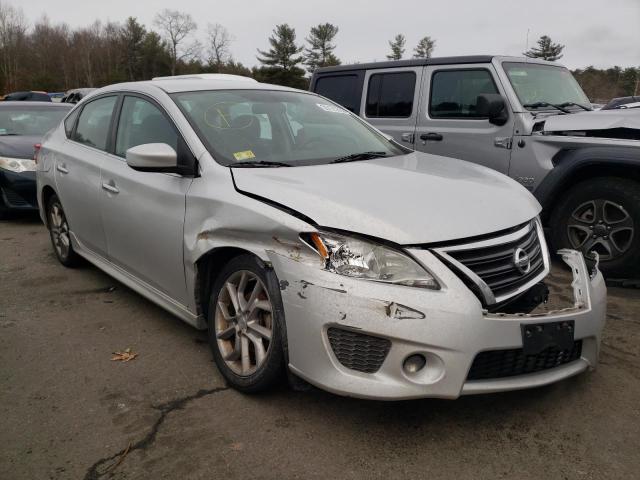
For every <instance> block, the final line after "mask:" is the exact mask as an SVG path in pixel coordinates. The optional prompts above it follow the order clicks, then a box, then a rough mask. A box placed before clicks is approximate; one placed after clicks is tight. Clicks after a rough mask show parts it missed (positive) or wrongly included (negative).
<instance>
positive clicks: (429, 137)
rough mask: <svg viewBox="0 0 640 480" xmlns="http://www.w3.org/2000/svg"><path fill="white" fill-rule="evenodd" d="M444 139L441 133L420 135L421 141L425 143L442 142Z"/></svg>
mask: <svg viewBox="0 0 640 480" xmlns="http://www.w3.org/2000/svg"><path fill="white" fill-rule="evenodd" d="M443 138H444V137H443V136H442V135H441V134H439V133H433V132H430V133H423V134H422V135H420V140H422V141H424V142H440V141H441V140H442V139H443Z"/></svg>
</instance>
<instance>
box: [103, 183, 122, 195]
mask: <svg viewBox="0 0 640 480" xmlns="http://www.w3.org/2000/svg"><path fill="white" fill-rule="evenodd" d="M102 188H103V189H105V190H106V191H107V192H110V193H120V190H118V188H117V187H116V186H115V184H113V183H103V184H102Z"/></svg>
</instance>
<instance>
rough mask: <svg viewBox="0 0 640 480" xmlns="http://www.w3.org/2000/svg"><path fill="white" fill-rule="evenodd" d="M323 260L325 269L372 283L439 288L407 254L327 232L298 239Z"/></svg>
mask: <svg viewBox="0 0 640 480" xmlns="http://www.w3.org/2000/svg"><path fill="white" fill-rule="evenodd" d="M301 238H302V240H304V241H305V243H307V245H309V246H310V247H311V248H313V250H314V251H315V252H316V253H318V255H320V256H321V257H322V258H323V259H324V269H325V270H327V271H330V272H333V273H337V274H338V275H344V276H346V277H352V278H359V279H362V280H370V281H374V282H382V283H390V284H394V285H405V286H409V287H419V288H429V289H432V290H437V289H439V288H440V285H439V284H438V282H437V281H436V279H435V278H434V277H433V275H431V274H430V273H429V272H428V271H427V270H425V269H424V267H422V266H421V265H419V264H418V263H417V262H416V261H415V260H413V259H412V258H411V257H409V256H408V255H407V254H405V253H402V252H401V251H399V250H395V249H393V248H389V247H387V246H385V245H382V244H379V243H374V242H372V241H370V240H363V239H360V238H355V237H350V236H346V235H340V234H337V233H329V232H313V233H307V234H302V235H301Z"/></svg>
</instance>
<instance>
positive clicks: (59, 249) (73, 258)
mask: <svg viewBox="0 0 640 480" xmlns="http://www.w3.org/2000/svg"><path fill="white" fill-rule="evenodd" d="M47 227H48V228H49V237H50V238H51V245H52V246H53V251H54V252H55V254H56V257H57V258H58V261H59V262H60V263H61V264H62V265H64V266H65V267H69V268H73V267H77V266H78V265H79V264H80V263H81V257H80V256H79V255H78V254H77V253H76V252H75V250H74V249H73V245H72V244H71V230H70V229H69V222H68V221H67V217H66V215H65V213H64V209H63V208H62V203H60V199H59V198H58V196H57V195H55V194H54V195H51V197H50V198H49V201H48V202H47Z"/></svg>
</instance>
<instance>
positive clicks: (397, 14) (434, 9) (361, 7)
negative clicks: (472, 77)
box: [3, 0, 640, 68]
mask: <svg viewBox="0 0 640 480" xmlns="http://www.w3.org/2000/svg"><path fill="white" fill-rule="evenodd" d="M3 3H12V4H13V5H14V6H21V7H22V8H23V9H24V11H25V14H26V16H27V18H28V19H29V21H30V22H32V23H33V22H34V21H35V20H37V19H38V18H40V17H41V16H42V15H44V14H46V15H47V16H48V17H49V18H50V19H51V20H52V21H54V22H58V21H65V22H67V23H69V24H70V25H71V26H74V27H75V26H83V25H86V24H89V23H91V22H93V21H94V20H96V19H100V20H101V21H107V20H111V21H119V22H121V21H123V20H124V19H125V18H126V17H128V16H134V17H137V18H138V20H139V21H140V22H142V23H144V24H145V25H147V26H151V25H152V22H153V17H154V15H155V14H156V13H157V12H158V11H159V10H161V9H163V8H173V9H176V8H177V9H179V10H181V11H184V12H188V13H190V14H191V15H192V16H193V17H194V19H195V20H196V22H197V23H198V27H199V28H198V35H199V37H200V39H201V40H204V31H205V29H206V25H207V23H215V22H218V23H221V24H223V25H224V26H225V27H227V29H228V30H229V31H230V32H231V33H232V34H233V36H234V38H235V40H234V43H233V45H232V53H233V56H234V58H235V59H236V60H238V61H240V62H242V63H244V64H245V65H247V66H252V65H254V64H256V63H257V61H256V58H255V56H256V48H261V49H266V48H267V47H268V43H267V37H268V36H269V35H270V34H271V31H272V30H273V27H274V26H275V25H276V24H278V23H285V22H286V23H289V24H290V25H291V26H293V27H294V28H295V29H296V33H297V36H298V41H299V43H302V42H303V41H304V37H305V36H306V35H307V33H308V31H309V28H310V27H311V26H312V25H316V24H318V23H324V22H331V23H334V24H336V25H337V26H338V27H339V28H340V32H339V33H338V36H337V38H336V43H337V49H336V54H337V55H338V57H339V58H340V59H342V61H343V63H351V62H354V61H360V62H366V61H373V60H384V59H385V55H386V54H387V53H388V51H389V46H388V43H387V42H388V40H389V39H391V38H392V37H393V36H394V35H395V34H397V33H403V34H404V35H405V36H406V37H407V47H408V48H407V52H406V53H405V57H408V56H410V55H411V53H412V52H411V50H412V49H413V47H414V46H415V44H416V43H417V41H418V40H419V39H420V38H421V37H423V36H425V35H430V36H431V37H432V38H435V39H436V42H437V44H436V49H435V55H436V56H447V55H469V54H507V55H520V54H521V53H522V52H523V51H524V49H525V45H526V39H527V30H529V45H530V46H531V45H532V44H534V43H535V40H536V39H537V38H538V37H539V36H540V35H544V34H546V35H549V36H551V38H552V39H553V40H554V41H556V42H559V43H562V44H564V45H566V48H565V51H564V58H563V59H562V60H561V62H562V63H564V64H565V65H567V66H568V67H570V68H582V67H586V66H588V65H594V66H596V67H610V66H613V65H620V66H638V65H640V0H527V1H525V0H438V1H435V0H407V1H403V0H393V1H392V0H368V1H366V2H357V1H353V0H351V1H349V0H319V1H318V0H316V1H313V2H311V1H305V0H253V1H248V0H231V1H229V0H227V1H214V0H181V1H179V2H176V1H168V0H159V1H158V0H107V1H105V0H100V1H96V0H84V1H79V0H55V2H51V1H50V0H19V1H17V0H4V2H3ZM54 5H55V7H54Z"/></svg>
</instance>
